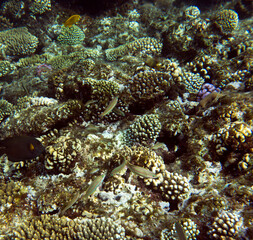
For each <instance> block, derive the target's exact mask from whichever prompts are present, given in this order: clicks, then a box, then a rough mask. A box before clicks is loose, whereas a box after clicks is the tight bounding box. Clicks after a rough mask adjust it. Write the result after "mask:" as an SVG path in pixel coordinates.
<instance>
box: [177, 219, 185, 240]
mask: <svg viewBox="0 0 253 240" xmlns="http://www.w3.org/2000/svg"><path fill="white" fill-rule="evenodd" d="M175 228H176V231H177V236H178V239H179V240H187V237H186V235H185V232H184V228H183V227H182V225H181V224H180V223H179V222H176V223H175Z"/></svg>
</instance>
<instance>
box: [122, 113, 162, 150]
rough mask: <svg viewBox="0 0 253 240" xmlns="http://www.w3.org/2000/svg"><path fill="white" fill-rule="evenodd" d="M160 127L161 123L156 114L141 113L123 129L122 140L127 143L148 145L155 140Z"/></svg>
mask: <svg viewBox="0 0 253 240" xmlns="http://www.w3.org/2000/svg"><path fill="white" fill-rule="evenodd" d="M161 128H162V125H161V122H160V120H159V118H158V115H156V114H149V115H143V116H141V117H139V118H138V119H137V120H136V121H135V122H134V123H133V124H131V125H130V126H129V127H128V128H127V129H126V130H125V131H124V133H123V135H124V142H125V143H126V144H127V145H133V144H135V143H139V144H142V145H148V144H150V143H152V142H154V141H155V140H156V138H157V137H158V135H159V133H160V131H161Z"/></svg>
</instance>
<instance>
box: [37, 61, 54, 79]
mask: <svg viewBox="0 0 253 240" xmlns="http://www.w3.org/2000/svg"><path fill="white" fill-rule="evenodd" d="M51 70H52V67H51V65H47V64H45V63H43V64H40V65H39V66H37V68H36V73H37V75H38V76H39V77H40V76H41V73H43V72H47V71H51Z"/></svg>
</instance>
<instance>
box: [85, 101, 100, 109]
mask: <svg viewBox="0 0 253 240" xmlns="http://www.w3.org/2000/svg"><path fill="white" fill-rule="evenodd" d="M96 102H97V100H89V101H87V102H86V103H85V104H84V107H88V106H89V105H91V104H93V103H96Z"/></svg>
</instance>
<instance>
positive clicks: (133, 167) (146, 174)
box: [127, 163, 158, 178]
mask: <svg viewBox="0 0 253 240" xmlns="http://www.w3.org/2000/svg"><path fill="white" fill-rule="evenodd" d="M127 167H128V168H129V169H130V170H131V171H132V172H133V173H134V174H136V175H139V176H141V177H144V178H158V176H157V175H156V174H155V173H153V172H151V171H150V170H148V169H146V168H143V167H139V166H136V165H133V164H130V163H127Z"/></svg>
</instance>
